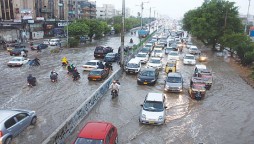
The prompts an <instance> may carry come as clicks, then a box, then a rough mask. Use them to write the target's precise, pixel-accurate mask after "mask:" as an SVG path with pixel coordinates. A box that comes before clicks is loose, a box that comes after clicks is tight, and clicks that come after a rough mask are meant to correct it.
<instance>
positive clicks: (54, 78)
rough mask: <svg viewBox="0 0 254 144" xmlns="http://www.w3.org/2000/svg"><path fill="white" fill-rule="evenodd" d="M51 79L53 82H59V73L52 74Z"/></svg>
mask: <svg viewBox="0 0 254 144" xmlns="http://www.w3.org/2000/svg"><path fill="white" fill-rule="evenodd" d="M50 80H51V82H53V83H54V82H57V74H52V75H50Z"/></svg>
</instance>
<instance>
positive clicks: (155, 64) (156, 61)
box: [147, 57, 162, 69]
mask: <svg viewBox="0 0 254 144" xmlns="http://www.w3.org/2000/svg"><path fill="white" fill-rule="evenodd" d="M147 68H156V69H162V62H161V59H160V58H156V57H152V58H150V60H149V61H148V63H147Z"/></svg>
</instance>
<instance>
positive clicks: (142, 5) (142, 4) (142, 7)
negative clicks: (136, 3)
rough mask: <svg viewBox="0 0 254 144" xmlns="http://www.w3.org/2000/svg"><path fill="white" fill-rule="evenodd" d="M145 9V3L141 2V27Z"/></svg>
mask: <svg viewBox="0 0 254 144" xmlns="http://www.w3.org/2000/svg"><path fill="white" fill-rule="evenodd" d="M143 9H144V3H143V2H142V3H141V15H140V21H141V22H140V27H141V29H142V28H143Z"/></svg>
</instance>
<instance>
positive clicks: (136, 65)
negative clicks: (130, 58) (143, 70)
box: [127, 63, 139, 68]
mask: <svg viewBox="0 0 254 144" xmlns="http://www.w3.org/2000/svg"><path fill="white" fill-rule="evenodd" d="M127 66H128V67H129V68H138V66H139V65H138V64H134V63H128V64H127Z"/></svg>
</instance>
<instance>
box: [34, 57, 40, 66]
mask: <svg viewBox="0 0 254 144" xmlns="http://www.w3.org/2000/svg"><path fill="white" fill-rule="evenodd" d="M39 61H40V59H38V58H37V57H36V58H35V59H34V63H35V65H37V66H39V65H40V62H39Z"/></svg>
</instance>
